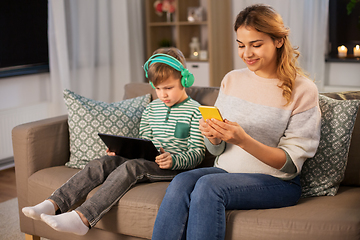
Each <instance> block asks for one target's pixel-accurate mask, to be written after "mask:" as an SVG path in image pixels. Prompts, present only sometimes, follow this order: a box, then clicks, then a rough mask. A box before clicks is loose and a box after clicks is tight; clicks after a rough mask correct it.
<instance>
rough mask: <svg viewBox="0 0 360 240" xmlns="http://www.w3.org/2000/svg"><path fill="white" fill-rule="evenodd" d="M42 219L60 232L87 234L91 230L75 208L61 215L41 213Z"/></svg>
mask: <svg viewBox="0 0 360 240" xmlns="http://www.w3.org/2000/svg"><path fill="white" fill-rule="evenodd" d="M41 220H43V221H44V222H45V223H46V224H47V225H49V226H50V227H52V228H53V229H55V230H56V231H59V232H69V233H74V234H77V235H85V234H86V233H87V232H88V231H89V228H88V227H87V226H86V225H85V224H84V223H83V221H82V220H81V218H80V216H79V214H77V213H76V212H75V211H74V210H73V211H71V212H67V213H63V214H59V215H46V214H41Z"/></svg>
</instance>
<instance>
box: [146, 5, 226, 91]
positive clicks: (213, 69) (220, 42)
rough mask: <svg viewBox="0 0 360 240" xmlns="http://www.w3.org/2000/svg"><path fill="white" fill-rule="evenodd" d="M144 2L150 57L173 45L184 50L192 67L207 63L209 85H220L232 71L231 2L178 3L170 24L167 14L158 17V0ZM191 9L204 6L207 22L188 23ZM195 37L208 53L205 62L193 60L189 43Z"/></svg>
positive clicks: (201, 48) (148, 53) (202, 48)
mask: <svg viewBox="0 0 360 240" xmlns="http://www.w3.org/2000/svg"><path fill="white" fill-rule="evenodd" d="M144 1H145V6H146V7H145V10H146V36H147V37H146V48H147V50H146V51H147V57H150V56H151V54H152V53H153V52H154V51H155V50H156V49H158V48H159V47H164V46H169V45H170V46H174V47H176V48H178V49H180V50H181V52H182V53H183V54H184V56H185V57H186V61H187V62H189V63H190V64H191V63H194V64H195V62H198V63H201V64H200V65H203V64H204V65H206V64H207V66H208V67H207V68H206V71H207V77H206V78H208V80H207V82H208V85H210V86H220V82H221V80H222V78H223V77H224V76H225V74H226V73H228V72H229V71H231V70H232V68H233V63H232V43H233V42H232V39H231V37H232V31H233V29H232V25H233V23H232V19H231V1H230V0H222V1H219V0H177V1H176V11H175V14H173V16H172V19H171V20H172V21H167V19H166V14H163V15H162V16H158V15H157V14H156V13H155V11H154V2H155V1H156V0H144ZM190 7H203V8H204V10H205V13H204V18H203V20H204V21H194V22H190V21H188V10H189V8H190ZM194 37H196V38H198V40H199V42H200V50H205V51H207V59H206V60H200V59H191V58H190V55H191V53H190V43H191V41H192V39H193V38H194ZM195 65H196V64H195ZM203 69H204V67H203Z"/></svg>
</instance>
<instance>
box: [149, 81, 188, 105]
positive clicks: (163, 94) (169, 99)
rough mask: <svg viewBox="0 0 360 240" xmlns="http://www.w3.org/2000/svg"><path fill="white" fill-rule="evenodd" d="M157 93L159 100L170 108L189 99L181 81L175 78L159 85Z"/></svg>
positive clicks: (156, 89) (156, 87) (156, 88)
mask: <svg viewBox="0 0 360 240" xmlns="http://www.w3.org/2000/svg"><path fill="white" fill-rule="evenodd" d="M155 91H156V95H157V96H158V98H159V99H160V100H161V101H163V102H164V103H165V105H166V106H168V107H172V106H174V105H175V104H178V103H181V102H182V101H184V100H185V99H186V98H187V97H188V96H187V94H186V92H185V88H184V87H183V86H182V85H181V82H180V79H175V78H174V77H173V76H170V77H169V78H168V79H166V80H165V81H163V82H162V83H159V84H157V85H156V86H155Z"/></svg>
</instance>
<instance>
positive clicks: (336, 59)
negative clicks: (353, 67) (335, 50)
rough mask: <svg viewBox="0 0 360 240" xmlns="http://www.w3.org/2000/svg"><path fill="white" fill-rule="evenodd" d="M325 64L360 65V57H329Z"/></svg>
mask: <svg viewBox="0 0 360 240" xmlns="http://www.w3.org/2000/svg"><path fill="white" fill-rule="evenodd" d="M325 62H337V63H360V57H354V55H353V54H348V55H347V57H346V58H339V57H337V56H327V57H326V58H325Z"/></svg>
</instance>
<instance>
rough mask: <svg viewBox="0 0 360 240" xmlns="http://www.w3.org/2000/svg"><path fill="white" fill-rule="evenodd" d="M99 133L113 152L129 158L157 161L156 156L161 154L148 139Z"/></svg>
mask: <svg viewBox="0 0 360 240" xmlns="http://www.w3.org/2000/svg"><path fill="white" fill-rule="evenodd" d="M98 135H99V137H100V138H101V140H102V141H103V142H104V143H105V145H106V146H107V147H108V148H109V150H110V151H111V152H115V154H116V155H119V156H121V157H125V158H127V159H137V158H143V159H146V160H149V161H155V157H156V156H157V155H159V151H158V150H157V149H156V147H155V145H154V144H153V142H152V141H150V140H147V139H141V138H131V137H124V136H117V135H111V134H105V133H98Z"/></svg>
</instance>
